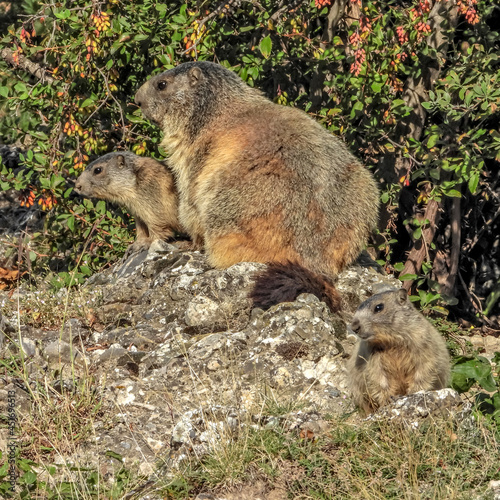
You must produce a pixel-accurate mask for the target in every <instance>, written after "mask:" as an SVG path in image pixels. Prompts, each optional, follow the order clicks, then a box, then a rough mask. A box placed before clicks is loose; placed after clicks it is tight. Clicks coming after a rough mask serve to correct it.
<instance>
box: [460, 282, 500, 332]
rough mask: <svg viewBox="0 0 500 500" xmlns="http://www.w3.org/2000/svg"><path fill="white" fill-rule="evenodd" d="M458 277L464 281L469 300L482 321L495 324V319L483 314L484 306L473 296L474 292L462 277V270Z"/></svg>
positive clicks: (491, 324)
mask: <svg viewBox="0 0 500 500" xmlns="http://www.w3.org/2000/svg"><path fill="white" fill-rule="evenodd" d="M457 274H458V277H459V278H460V283H462V287H463V289H464V290H465V293H466V294H467V297H469V301H470V303H471V304H472V307H473V308H474V310H475V311H476V312H477V314H478V316H479V317H480V319H481V321H483V322H484V323H487V324H488V326H491V327H493V326H495V323H493V321H491V320H489V319H488V318H487V317H486V316H485V315H484V314H483V308H482V307H481V301H480V300H479V299H478V298H477V297H476V296H475V295H474V297H475V299H476V300H474V298H473V297H472V295H473V294H472V293H471V292H470V290H469V289H468V287H467V285H466V283H465V281H464V279H463V278H462V274H461V273H460V272H458V273H457Z"/></svg>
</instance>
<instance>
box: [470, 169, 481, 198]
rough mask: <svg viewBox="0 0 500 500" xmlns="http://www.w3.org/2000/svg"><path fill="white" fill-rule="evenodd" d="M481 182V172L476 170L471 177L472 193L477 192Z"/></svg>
mask: <svg viewBox="0 0 500 500" xmlns="http://www.w3.org/2000/svg"><path fill="white" fill-rule="evenodd" d="M478 184H479V174H478V173H477V172H476V173H474V174H472V175H471V177H470V179H469V191H470V192H471V193H472V194H476V190H477V185H478Z"/></svg>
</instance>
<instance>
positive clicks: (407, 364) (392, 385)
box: [349, 290, 450, 413]
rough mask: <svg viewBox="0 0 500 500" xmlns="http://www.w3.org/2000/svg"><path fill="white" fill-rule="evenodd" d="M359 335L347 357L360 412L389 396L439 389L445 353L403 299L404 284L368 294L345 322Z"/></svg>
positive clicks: (444, 379) (444, 378)
mask: <svg viewBox="0 0 500 500" xmlns="http://www.w3.org/2000/svg"><path fill="white" fill-rule="evenodd" d="M351 329H352V330H353V331H354V332H355V333H356V334H357V335H358V337H359V338H360V341H359V343H358V346H357V350H356V352H355V354H354V355H353V356H352V357H351V359H350V361H349V385H350V389H351V392H352V395H353V399H354V402H355V403H356V404H357V405H358V406H359V407H360V408H362V409H363V410H364V411H365V412H366V413H370V412H372V411H374V410H376V409H377V408H378V407H380V406H383V405H385V404H387V403H388V402H389V401H390V398H391V397H392V396H402V395H405V394H411V393H413V392H417V391H422V390H434V389H442V388H444V387H446V385H447V384H448V381H449V377H450V357H449V354H448V350H447V348H446V343H445V341H444V339H443V338H442V337H441V335H440V334H439V332H438V331H437V330H436V329H435V328H434V327H433V326H432V325H431V323H429V321H427V320H426V319H425V318H424V316H423V315H422V314H421V313H420V312H419V311H417V309H415V307H414V306H413V305H412V304H411V303H410V302H409V300H408V296H407V293H406V290H395V291H389V292H383V293H379V294H376V295H373V296H372V297H370V298H369V299H368V300H366V301H365V302H363V303H362V304H361V305H360V306H359V308H358V310H357V311H356V314H355V315H354V318H353V320H352V323H351Z"/></svg>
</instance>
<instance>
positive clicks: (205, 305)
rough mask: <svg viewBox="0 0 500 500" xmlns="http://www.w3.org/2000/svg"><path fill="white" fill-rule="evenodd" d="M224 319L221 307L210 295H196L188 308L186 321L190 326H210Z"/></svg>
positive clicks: (185, 315) (185, 316)
mask: <svg viewBox="0 0 500 500" xmlns="http://www.w3.org/2000/svg"><path fill="white" fill-rule="evenodd" d="M222 319H223V315H222V313H221V310H220V307H219V305H218V304H216V303H215V302H214V301H213V300H210V299H209V298H208V297H195V298H194V299H193V300H192V301H191V302H189V304H188V305H187V308H186V313H185V314H184V321H185V322H186V325H188V326H208V325H211V324H217V323H219V322H220V321H221V320H222Z"/></svg>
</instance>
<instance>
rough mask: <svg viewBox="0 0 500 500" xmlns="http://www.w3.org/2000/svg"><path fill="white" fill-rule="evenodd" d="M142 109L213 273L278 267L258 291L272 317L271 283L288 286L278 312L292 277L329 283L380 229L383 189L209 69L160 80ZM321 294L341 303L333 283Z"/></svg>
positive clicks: (307, 124)
mask: <svg viewBox="0 0 500 500" xmlns="http://www.w3.org/2000/svg"><path fill="white" fill-rule="evenodd" d="M135 102H136V103H137V104H138V105H139V106H140V107H141V109H142V112H143V114H144V115H145V116H146V117H147V118H148V119H150V120H152V121H153V122H156V123H157V124H158V125H159V126H160V127H161V128H162V129H163V133H164V138H163V142H162V145H163V146H164V147H165V148H166V150H167V151H168V152H169V153H170V154H171V156H170V159H169V164H170V166H171V168H172V170H173V172H174V175H175V177H176V181H177V186H178V190H179V220H180V222H181V223H182V225H183V226H184V227H185V228H186V230H187V232H188V233H189V235H190V236H191V238H193V240H194V241H200V242H201V241H203V242H204V244H205V249H206V251H207V253H208V258H209V261H210V263H211V264H212V265H213V266H214V267H218V268H225V267H228V266H231V265H232V264H235V263H237V262H242V261H250V262H264V263H272V264H277V266H274V267H273V266H271V267H270V269H269V272H268V273H264V275H263V276H261V277H260V278H259V279H258V280H257V283H256V291H255V293H254V303H256V305H264V304H267V305H270V303H271V302H272V300H271V299H270V297H269V294H268V292H270V291H272V290H273V285H272V281H273V280H275V279H278V280H279V281H280V283H281V284H280V287H281V290H282V291H283V294H281V293H277V294H276V296H277V297H276V298H277V299H278V301H279V296H286V295H287V294H286V289H287V286H286V284H284V282H285V281H286V280H287V279H288V276H290V275H293V274H294V273H296V272H299V273H301V274H302V275H304V276H305V280H304V282H305V281H308V280H313V281H314V280H321V278H320V277H319V276H315V275H314V273H322V274H325V275H327V276H330V277H331V276H334V275H336V274H337V273H338V272H339V271H340V270H342V269H343V268H345V267H346V266H347V265H348V264H349V263H351V262H353V261H354V260H355V259H356V257H357V256H358V254H359V252H360V251H361V249H362V248H363V246H364V245H365V244H366V242H367V238H368V236H369V234H370V231H371V230H372V229H373V227H374V226H375V224H376V221H377V214H378V200H379V193H378V189H377V185H376V183H375V181H374V179H373V177H372V175H371V174H370V172H368V170H366V169H365V168H364V167H363V166H362V165H361V164H360V162H359V161H358V160H357V159H356V158H355V157H354V156H353V155H352V154H351V153H350V152H349V150H348V149H347V147H346V146H345V145H344V144H343V142H342V141H341V140H340V139H338V138H337V137H335V136H333V135H332V134H330V133H329V132H328V131H326V130H325V129H324V128H323V127H322V126H321V125H320V124H319V123H316V122H315V121H314V120H313V119H312V118H310V117H309V116H308V115H307V114H306V113H305V112H303V111H301V110H299V109H296V108H292V107H287V106H280V105H278V104H274V103H273V102H272V101H270V100H269V99H267V98H265V97H264V96H263V95H262V94H261V93H260V92H259V91H258V90H256V89H254V88H251V87H249V86H248V85H247V84H246V83H245V82H243V80H241V79H240V78H239V77H238V76H237V75H236V74H235V73H233V72H232V71H230V70H228V69H226V68H224V67H223V66H220V65H218V64H214V63H210V62H191V63H184V64H181V65H179V66H177V67H176V68H174V69H171V70H169V71H166V72H164V73H162V74H160V75H157V76H154V77H153V78H151V79H150V80H149V81H147V82H146V83H145V84H144V85H142V87H141V88H140V89H139V90H138V92H137V94H136V96H135ZM283 270H286V271H285V272H284V273H283V272H282V271H283ZM309 271H311V272H312V273H311V272H309ZM299 288H300V287H299ZM323 288H325V289H328V290H329V291H328V293H333V294H334V295H336V292H335V289H334V287H333V286H332V285H331V283H325V284H324V287H323ZM292 295H293V294H292ZM292 300H293V298H292ZM333 300H334V301H337V302H338V295H336V296H335V297H333Z"/></svg>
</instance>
